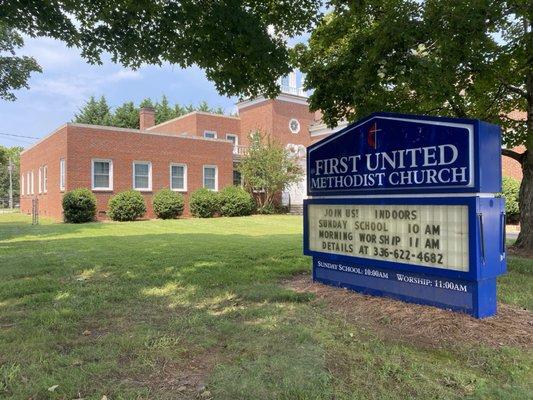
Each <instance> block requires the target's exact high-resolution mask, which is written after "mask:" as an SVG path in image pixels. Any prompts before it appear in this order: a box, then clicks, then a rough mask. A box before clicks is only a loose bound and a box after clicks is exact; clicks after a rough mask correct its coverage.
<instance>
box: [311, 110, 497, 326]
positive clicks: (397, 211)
mask: <svg viewBox="0 0 533 400" xmlns="http://www.w3.org/2000/svg"><path fill="white" fill-rule="evenodd" d="M500 150H501V136H500V131H499V128H498V127H497V126H494V125H491V124H487V123H485V122H482V121H477V120H464V119H449V118H436V117H422V116H414V115H400V114H389V113H377V114H373V115H371V116H369V117H368V118H365V119H363V120H361V121H359V122H357V123H355V124H352V125H350V126H348V127H347V128H345V129H343V130H342V131H339V132H337V133H335V134H333V135H331V136H329V137H328V138H326V139H324V140H322V141H320V142H317V143H315V144H314V145H312V146H310V147H309V148H308V149H307V171H308V175H307V187H308V194H309V196H310V198H309V199H308V200H306V201H305V204H304V253H305V254H307V255H310V256H312V257H313V279H314V280H316V281H319V282H323V283H326V284H331V285H335V286H341V287H347V288H350V289H353V290H356V291H359V292H363V293H367V294H374V295H383V296H389V297H394V298H398V299H401V300H405V301H410V302H415V303H421V304H430V305H435V306H438V307H442V308H447V309H452V310H457V311H463V312H466V313H469V314H471V315H473V316H475V317H477V318H484V317H488V316H491V315H494V314H495V312H496V277H497V276H499V275H501V274H503V273H504V272H505V270H506V262H505V211H504V210H505V209H504V201H503V199H502V198H500V197H496V195H495V194H496V193H498V192H500V191H501V161H500V160H501V158H500Z"/></svg>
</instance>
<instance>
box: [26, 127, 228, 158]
mask: <svg viewBox="0 0 533 400" xmlns="http://www.w3.org/2000/svg"><path fill="white" fill-rule="evenodd" d="M68 127H74V128H86V129H97V130H104V131H114V132H128V133H139V134H141V135H149V136H166V137H172V138H176V139H189V140H204V141H206V142H221V143H232V142H231V140H227V139H218V138H216V139H211V138H204V137H203V136H180V135H172V134H169V133H160V132H151V131H150V132H149V131H148V130H146V129H145V130H141V129H131V128H118V127H115V126H104V125H91V124H79V123H77V122H67V123H65V124H63V125H61V126H60V127H59V128H57V129H55V130H54V131H52V132H50V133H49V134H48V135H46V136H44V137H42V138H41V139H39V140H38V141H37V142H35V143H33V144H32V145H31V146H30V147H28V148H27V149H24V150H23V151H21V152H20V154H24V153H25V152H27V151H29V150H31V149H32V148H34V147H35V146H37V145H38V144H40V143H41V142H43V141H45V140H46V139H48V138H49V137H51V136H53V135H55V134H56V133H57V132H59V131H60V130H62V129H63V128H68Z"/></svg>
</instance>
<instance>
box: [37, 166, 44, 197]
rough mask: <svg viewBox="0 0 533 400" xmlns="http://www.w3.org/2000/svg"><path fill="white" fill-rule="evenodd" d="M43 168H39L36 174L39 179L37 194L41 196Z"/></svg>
mask: <svg viewBox="0 0 533 400" xmlns="http://www.w3.org/2000/svg"><path fill="white" fill-rule="evenodd" d="M42 175H43V167H39V174H38V177H39V185H38V186H37V189H38V191H39V194H41V193H42V192H43V191H42V182H43V177H42Z"/></svg>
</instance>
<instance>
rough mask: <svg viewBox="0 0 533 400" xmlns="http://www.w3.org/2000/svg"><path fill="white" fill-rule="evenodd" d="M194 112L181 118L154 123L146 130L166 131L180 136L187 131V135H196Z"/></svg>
mask: <svg viewBox="0 0 533 400" xmlns="http://www.w3.org/2000/svg"><path fill="white" fill-rule="evenodd" d="M196 116H197V114H196V113H191V114H187V115H184V116H182V117H181V118H176V119H172V120H170V121H167V122H163V123H162V124H159V125H156V126H154V127H152V128H150V129H149V130H148V132H158V133H166V134H169V135H175V136H180V135H182V134H183V133H187V136H196V135H197V131H198V130H197V128H196V126H197V121H196Z"/></svg>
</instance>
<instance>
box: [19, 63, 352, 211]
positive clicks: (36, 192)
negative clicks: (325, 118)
mask: <svg viewBox="0 0 533 400" xmlns="http://www.w3.org/2000/svg"><path fill="white" fill-rule="evenodd" d="M298 78H300V77H299V76H298V75H297V74H296V73H291V74H290V75H289V76H288V77H286V78H283V79H281V80H280V86H281V94H280V95H279V96H278V97H277V98H275V99H268V98H266V97H263V96H260V97H257V98H252V99H246V100H242V101H239V102H238V103H237V104H236V107H237V111H238V114H237V116H228V115H220V114H211V113H205V112H200V111H195V112H192V113H189V114H186V115H183V116H181V117H178V118H174V119H172V120H170V121H166V122H163V123H161V124H158V125H156V124H155V114H154V110H153V109H149V108H143V109H141V110H140V115H139V118H140V129H124V128H116V127H111V126H97V125H85V124H78V123H66V124H64V125H62V126H60V127H59V128H57V129H56V130H55V131H53V132H52V133H50V134H49V135H47V136H45V137H44V138H43V139H41V140H40V141H38V142H37V143H36V144H34V145H32V146H31V147H29V148H27V149H26V150H24V151H23V152H22V154H21V159H20V174H21V176H20V179H21V181H20V183H21V191H20V193H21V199H20V206H21V211H22V212H24V213H30V212H31V209H32V199H33V198H38V199H39V214H41V215H44V216H48V217H52V218H55V219H62V206H61V199H62V196H63V194H64V193H65V192H66V191H68V190H72V189H76V188H88V189H90V190H92V191H93V193H94V194H95V195H96V198H97V216H98V218H99V219H105V218H106V210H107V203H108V200H109V198H110V197H111V196H113V195H114V194H116V193H119V192H122V191H124V190H129V189H135V190H138V191H139V192H141V193H142V194H143V196H144V197H145V202H146V205H147V208H148V212H147V215H146V216H147V217H149V218H150V217H153V216H154V214H153V210H152V208H151V205H152V201H151V200H152V195H153V194H154V193H156V192H157V191H159V190H160V189H163V188H170V189H172V190H175V191H177V192H181V193H183V195H184V198H185V212H184V214H185V215H188V214H189V209H188V199H189V196H190V194H191V193H192V192H194V191H195V190H197V189H199V188H202V187H205V188H208V189H211V190H220V189H222V188H223V187H225V186H228V185H232V184H240V183H241V182H240V176H239V174H238V172H237V171H236V166H237V165H238V163H239V161H240V159H241V157H242V156H243V155H244V154H246V151H247V147H248V145H249V134H250V133H251V132H254V131H261V132H262V133H264V134H266V135H269V136H270V137H271V138H272V139H274V140H275V141H277V142H278V143H280V144H281V145H283V146H286V147H287V149H288V150H289V151H290V152H291V153H293V154H294V155H295V156H296V157H298V160H299V162H300V163H301V164H302V166H304V167H305V148H306V147H307V146H309V145H310V144H312V143H314V142H316V141H318V140H320V139H322V138H324V137H326V136H327V135H330V134H331V133H333V132H336V131H338V130H340V129H342V128H344V127H345V126H346V125H347V123H346V122H343V123H341V124H339V125H338V126H337V127H335V128H333V129H330V128H328V127H327V126H326V125H325V124H324V123H323V122H322V121H321V119H320V113H313V112H310V111H309V104H308V101H307V96H306V93H305V92H304V90H303V89H302V82H301V79H298ZM298 80H300V82H299V81H298ZM304 182H305V179H304V178H302V181H301V182H300V183H299V184H295V185H292V186H291V187H290V188H288V189H287V190H286V191H285V192H284V193H283V194H282V196H281V198H282V202H283V203H284V204H285V205H289V206H291V208H292V209H293V210H300V209H301V205H302V203H303V199H304V198H305V191H306V188H305V184H304Z"/></svg>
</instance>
